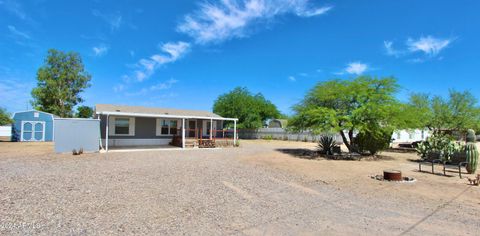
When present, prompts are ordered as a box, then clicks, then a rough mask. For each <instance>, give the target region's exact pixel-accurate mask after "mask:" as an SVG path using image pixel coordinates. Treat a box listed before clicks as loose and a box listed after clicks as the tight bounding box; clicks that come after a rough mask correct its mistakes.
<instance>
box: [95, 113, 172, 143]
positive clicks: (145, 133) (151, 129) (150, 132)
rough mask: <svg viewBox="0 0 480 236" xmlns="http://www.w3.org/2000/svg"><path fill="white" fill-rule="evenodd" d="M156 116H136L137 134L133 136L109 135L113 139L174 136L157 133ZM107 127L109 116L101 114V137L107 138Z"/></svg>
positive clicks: (166, 137)
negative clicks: (158, 134)
mask: <svg viewBox="0 0 480 236" xmlns="http://www.w3.org/2000/svg"><path fill="white" fill-rule="evenodd" d="M156 125H157V121H156V118H149V117H135V135H133V136H117V135H109V136H108V138H111V139H171V138H172V136H157V135H156ZM106 127H107V116H105V115H102V116H100V130H101V137H102V139H105V132H106Z"/></svg>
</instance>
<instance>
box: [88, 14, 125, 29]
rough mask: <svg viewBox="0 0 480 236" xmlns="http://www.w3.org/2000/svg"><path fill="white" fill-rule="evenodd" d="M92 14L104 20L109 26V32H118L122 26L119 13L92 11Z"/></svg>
mask: <svg viewBox="0 0 480 236" xmlns="http://www.w3.org/2000/svg"><path fill="white" fill-rule="evenodd" d="M92 14H93V15H94V16H96V17H99V18H100V19H102V20H104V21H105V22H106V23H107V24H108V25H109V26H110V30H112V31H114V30H118V29H119V28H120V26H121V25H122V15H121V14H120V12H114V13H102V12H100V11H99V10H97V9H94V10H92Z"/></svg>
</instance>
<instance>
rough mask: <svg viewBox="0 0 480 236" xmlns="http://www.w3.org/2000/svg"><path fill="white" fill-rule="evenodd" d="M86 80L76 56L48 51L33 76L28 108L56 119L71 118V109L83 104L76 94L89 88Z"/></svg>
mask: <svg viewBox="0 0 480 236" xmlns="http://www.w3.org/2000/svg"><path fill="white" fill-rule="evenodd" d="M90 79H91V76H90V74H88V73H87V72H86V71H85V68H84V65H83V63H82V59H81V57H80V55H79V54H78V53H75V52H67V53H65V52H62V51H58V50H55V49H50V50H49V51H48V55H47V58H46V59H45V64H44V65H43V66H42V67H41V68H40V69H38V72H37V87H36V88H34V89H33V90H32V97H33V101H32V106H33V107H35V108H36V109H38V110H41V111H45V112H49V113H52V114H55V115H58V116H60V117H72V116H73V107H75V105H77V104H78V103H81V102H82V101H83V99H82V97H81V96H80V94H81V93H82V92H83V91H84V90H85V89H86V88H88V87H90V84H89V81H90Z"/></svg>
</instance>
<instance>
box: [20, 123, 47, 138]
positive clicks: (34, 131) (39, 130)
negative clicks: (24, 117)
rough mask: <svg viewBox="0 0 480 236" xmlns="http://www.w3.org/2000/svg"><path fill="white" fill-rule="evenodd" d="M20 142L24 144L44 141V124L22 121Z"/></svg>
mask: <svg viewBox="0 0 480 236" xmlns="http://www.w3.org/2000/svg"><path fill="white" fill-rule="evenodd" d="M21 140H22V141H24V142H41V141H45V122H43V121H23V122H22V132H21Z"/></svg>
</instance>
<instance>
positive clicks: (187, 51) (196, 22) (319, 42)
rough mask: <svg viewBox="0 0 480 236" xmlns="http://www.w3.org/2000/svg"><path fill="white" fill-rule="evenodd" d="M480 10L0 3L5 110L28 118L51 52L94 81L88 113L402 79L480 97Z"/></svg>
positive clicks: (352, 4) (459, 4) (411, 2)
mask: <svg viewBox="0 0 480 236" xmlns="http://www.w3.org/2000/svg"><path fill="white" fill-rule="evenodd" d="M479 42H480V2H479V1H474V0H463V1H426V0H425V1H415V0H405V1H386V0H379V1H375V0H372V1H358V0H350V1H338V2H336V1H314V0H310V1H309V0H283V1H280V0H243V1H240V0H238V1H235V0H230V1H228V0H224V1H208V2H207V1H203V0H200V1H187V0H180V1H133V0H131V1H61V0H57V1H48V0H31V1H16V0H0V55H1V56H0V106H2V107H6V108H7V109H8V110H9V111H10V112H13V111H17V110H24V109H25V108H26V106H27V103H28V101H29V100H30V99H31V98H30V90H31V89H32V87H34V86H35V84H36V80H35V76H36V71H37V69H38V68H39V67H40V66H41V65H42V64H43V60H44V57H45V55H46V52H47V50H48V49H49V48H56V49H59V50H64V51H76V52H78V53H80V54H81V56H82V58H83V61H84V63H85V66H86V69H87V71H88V72H90V74H91V75H92V81H91V83H92V87H91V88H89V89H87V90H86V92H85V93H84V94H83V97H84V98H85V99H86V101H85V104H86V105H92V106H93V105H94V104H96V103H113V104H126V105H143V106H157V107H172V108H185V109H205V110H211V108H212V105H213V101H214V100H215V98H216V97H217V96H218V95H220V94H222V93H225V92H227V91H229V90H231V89H233V88H234V87H236V86H246V87H248V88H249V89H250V90H251V91H252V92H255V93H256V92H261V93H263V94H264V95H265V96H266V97H267V98H268V99H270V100H271V101H272V102H273V103H275V104H276V105H277V106H278V107H279V109H280V110H281V111H283V112H285V113H290V112H291V110H290V107H291V106H292V105H294V104H295V103H297V102H298V101H300V100H301V99H302V97H303V95H304V94H305V92H306V91H308V90H309V89H310V88H311V87H312V86H313V85H315V84H316V83H317V82H319V81H325V80H329V79H333V78H344V79H348V78H353V77H355V76H357V75H360V74H364V75H374V76H390V75H393V76H395V77H396V78H397V79H398V81H399V83H400V85H401V86H402V89H401V91H400V93H399V94H398V97H399V99H402V100H405V99H406V98H407V97H408V94H409V93H411V92H426V93H430V94H439V95H446V94H447V93H448V90H449V89H450V88H454V89H458V90H469V91H471V92H472V93H473V94H474V95H476V96H477V97H480V96H479V95H480V94H479V91H480V83H479V82H478V81H479V78H478V74H477V70H478V69H479V68H480V43H479Z"/></svg>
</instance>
